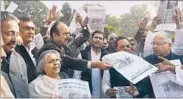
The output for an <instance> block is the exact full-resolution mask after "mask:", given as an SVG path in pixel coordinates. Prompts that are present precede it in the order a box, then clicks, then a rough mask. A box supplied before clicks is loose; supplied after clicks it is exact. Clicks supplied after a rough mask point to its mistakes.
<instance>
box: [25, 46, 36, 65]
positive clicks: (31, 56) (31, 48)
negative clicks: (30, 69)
mask: <svg viewBox="0 0 183 99" xmlns="http://www.w3.org/2000/svg"><path fill="white" fill-rule="evenodd" d="M24 47H25V49H26V50H27V52H28V54H29V56H30V58H31V60H32V62H33V63H34V66H36V59H35V58H34V55H33V54H32V50H33V49H34V48H35V44H34V43H30V45H29V47H27V46H24Z"/></svg>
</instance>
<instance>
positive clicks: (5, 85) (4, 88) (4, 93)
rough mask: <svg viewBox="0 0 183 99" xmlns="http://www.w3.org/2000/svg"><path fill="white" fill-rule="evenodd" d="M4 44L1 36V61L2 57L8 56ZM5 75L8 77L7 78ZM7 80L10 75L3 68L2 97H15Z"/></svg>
mask: <svg viewBox="0 0 183 99" xmlns="http://www.w3.org/2000/svg"><path fill="white" fill-rule="evenodd" d="M3 46H4V42H3V39H2V36H1V47H0V52H1V54H0V62H2V59H3V58H5V57H6V53H5V51H4V49H3ZM5 77H7V78H5ZM7 80H8V81H9V78H8V75H7V74H6V73H4V72H3V71H2V70H1V92H0V94H1V96H0V97H1V98H13V97H14V96H13V94H12V92H11V90H10V87H9V85H8V81H7Z"/></svg>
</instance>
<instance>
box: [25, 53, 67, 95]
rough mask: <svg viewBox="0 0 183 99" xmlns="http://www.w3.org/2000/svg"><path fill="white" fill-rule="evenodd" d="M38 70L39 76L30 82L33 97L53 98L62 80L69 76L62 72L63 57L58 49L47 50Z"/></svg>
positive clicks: (42, 56)
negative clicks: (61, 57)
mask: <svg viewBox="0 0 183 99" xmlns="http://www.w3.org/2000/svg"><path fill="white" fill-rule="evenodd" d="M38 61H39V63H38V65H37V72H38V74H39V76H38V77H37V78H36V79H35V80H34V81H32V82H31V83H30V84H29V90H30V97H31V98H51V97H59V96H55V95H56V94H55V93H56V88H57V87H58V86H57V85H58V83H59V81H60V80H62V79H64V78H66V77H67V76H66V75H64V74H61V73H60V69H61V63H60V61H61V59H60V54H59V53H58V52H57V51H56V50H47V51H45V52H43V53H42V54H41V56H40V58H39V60H38Z"/></svg>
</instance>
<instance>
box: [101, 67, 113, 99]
mask: <svg viewBox="0 0 183 99" xmlns="http://www.w3.org/2000/svg"><path fill="white" fill-rule="evenodd" d="M110 88H111V83H110V73H109V70H105V71H104V75H103V79H102V90H103V92H104V93H106V91H107V90H108V89H110ZM105 95H106V94H105ZM106 96H107V95H106ZM107 97H108V98H109V96H107Z"/></svg>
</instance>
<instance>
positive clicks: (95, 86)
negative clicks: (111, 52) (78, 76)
mask: <svg viewBox="0 0 183 99" xmlns="http://www.w3.org/2000/svg"><path fill="white" fill-rule="evenodd" d="M100 57H101V52H100V53H98V54H96V53H95V52H94V51H93V50H92V48H91V61H100ZM91 78H92V80H91V81H92V90H93V92H92V97H93V98H100V96H101V93H100V92H101V73H100V69H98V68H93V69H92V77H91Z"/></svg>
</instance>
